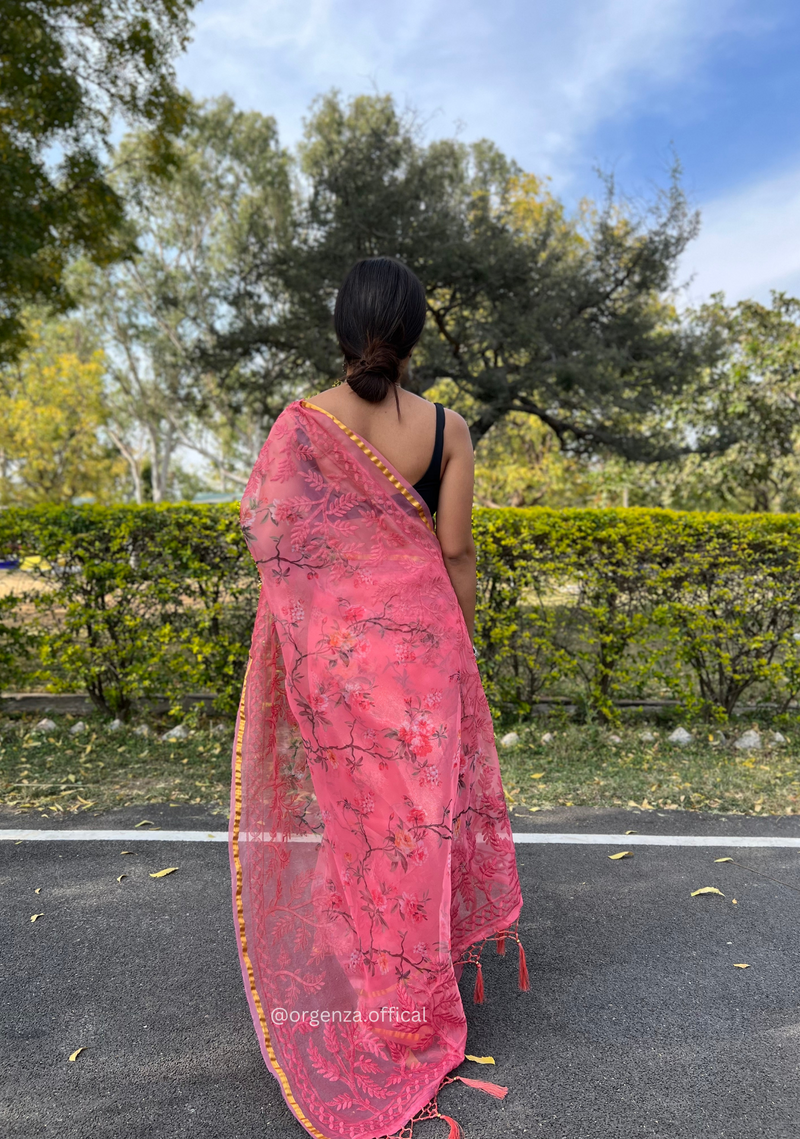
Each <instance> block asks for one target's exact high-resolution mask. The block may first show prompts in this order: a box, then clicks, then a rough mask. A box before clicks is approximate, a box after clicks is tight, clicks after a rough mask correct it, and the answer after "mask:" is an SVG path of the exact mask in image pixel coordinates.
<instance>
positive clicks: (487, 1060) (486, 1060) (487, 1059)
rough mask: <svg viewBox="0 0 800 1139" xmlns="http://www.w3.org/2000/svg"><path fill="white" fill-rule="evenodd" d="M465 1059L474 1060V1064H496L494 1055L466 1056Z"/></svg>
mask: <svg viewBox="0 0 800 1139" xmlns="http://www.w3.org/2000/svg"><path fill="white" fill-rule="evenodd" d="M464 1059H465V1060H472V1062H473V1064H494V1056H465V1057H464Z"/></svg>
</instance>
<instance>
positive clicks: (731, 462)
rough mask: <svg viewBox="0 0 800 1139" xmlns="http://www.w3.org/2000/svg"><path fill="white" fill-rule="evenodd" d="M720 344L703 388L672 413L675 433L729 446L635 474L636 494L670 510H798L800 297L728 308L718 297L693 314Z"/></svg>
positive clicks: (687, 395)
mask: <svg viewBox="0 0 800 1139" xmlns="http://www.w3.org/2000/svg"><path fill="white" fill-rule="evenodd" d="M698 317H699V319H700V320H702V321H704V322H705V323H706V324H707V326H708V327H710V328H713V330H714V335H715V337H716V338H717V339H718V341H719V342H720V343H721V345H722V350H721V352H720V354H719V358H718V360H717V362H716V364H715V366H714V367H713V368H712V369H710V370H709V373H708V375H707V376H706V377H704V378H703V379H702V382H701V384H700V388H701V389H702V390H693V389H692V387H689V388H687V389H686V390H685V391H684V393H683V396H682V399H681V400H680V401H678V402H677V403H676V404H675V405H674V406H673V408H672V409H671V414H672V420H673V424H674V426H675V429H676V430H679V431H682V432H683V433H684V434H688V433H694V434H697V435H700V434H702V435H705V436H707V437H710V436H711V435H712V434H713V433H714V432H718V433H719V432H720V430H722V431H723V433H724V434H726V435H727V436H729V437H735V442H734V443H733V444H732V445H731V446H730V447H729V448H728V449H727V450H725V452H724V453H722V454H719V455H710V456H702V455H691V456H688V457H687V458H685V459H683V460H681V461H679V462H676V463H667V464H665V465H664V466H663V467H660V468H656V469H654V470H653V471H651V472H649V474H647V475H645V474H644V473H643V472H642V477H641V478H640V479H639V480H638V487H637V500H638V501H641V502H643V503H647V504H651V503H658V504H659V505H664V506H672V507H675V508H687V507H688V508H691V509H706V510H720V509H721V510H735V511H761V512H770V511H787V512H794V511H797V510H799V509H800V299H796V298H793V297H787V296H786V295H785V294H783V293H778V292H774V293H773V294H772V305H771V306H770V307H767V306H765V305H761V304H758V303H757V302H756V301H742V302H740V303H739V304H737V305H733V306H727V305H726V304H725V299H724V296H723V295H722V294H717V295H716V296H714V297H713V298H712V300H711V302H710V303H709V304H707V305H704V306H703V308H702V309H701V311H700V313H699V314H698Z"/></svg>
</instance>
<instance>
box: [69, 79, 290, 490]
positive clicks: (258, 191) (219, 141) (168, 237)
mask: <svg viewBox="0 0 800 1139" xmlns="http://www.w3.org/2000/svg"><path fill="white" fill-rule="evenodd" d="M141 152H142V150H141V138H140V136H139V135H137V134H133V135H130V136H128V137H126V138H125V139H124V140H123V142H122V143H121V145H120V147H119V149H118V151H117V152H116V154H115V161H116V164H117V172H116V174H114V175H113V178H112V183H113V186H114V189H115V191H116V192H117V193H118V194H119V196H120V198H121V199H122V200H124V201H125V203H126V223H127V225H128V227H129V229H130V233H131V236H132V239H133V240H134V241H135V243H136V247H137V250H138V251H137V253H136V255H135V256H133V257H130V258H128V259H126V260H125V261H124V262H122V263H120V264H117V265H111V266H109V267H108V268H107V269H103V270H95V271H92V270H90V269H88V268H87V267H85V266H84V267H83V268H82V270H81V273H80V280H79V281H78V276H77V275H76V290H77V291H78V292H79V293H80V295H81V297H82V299H83V304H84V309H85V313H86V317H87V319H88V320H91V322H92V323H93V324H94V325H95V326H97V327H98V328H99V329H101V330H102V333H103V336H104V341H105V343H106V346H107V368H108V378H109V403H110V407H111V410H112V426H111V430H112V432H113V438H114V440H115V442H116V444H117V446H118V448H119V450H120V453H121V454H122V455H123V456H124V457H125V459H126V461H127V462H128V465H129V468H130V473H131V477H132V480H133V483H134V488H135V495H136V497H137V499H139V500H141V498H142V496H143V495H144V486H143V480H142V473H143V468H144V463H145V456H146V457H147V460H148V462H149V470H150V476H151V488H152V489H151V493H152V498H153V501H156V502H159V501H162V500H163V499H165V498H167V497H169V495H170V493H171V491H170V487H171V481H172V476H173V473H174V472H173V467H174V458H175V454H176V450H177V449H178V448H184V449H186V448H189V449H190V450H192V451H194V452H195V453H196V454H198V455H200V456H202V458H203V459H204V460H205V462H206V463H207V464H209V465H210V466H211V468H212V470H213V471H214V472H215V474H216V475H217V478H218V480H219V482H220V484H221V485H222V487H223V488H225V487H226V485H228V486H230V485H233V486H243V485H244V483H245V482H246V481H247V476H248V474H249V471H250V468H251V467H252V464H253V462H254V461H255V458H256V456H257V454H258V451H259V450H260V448H261V446H262V444H263V441H264V438H265V437H266V434H267V433H268V430H269V426H270V425H271V423H272V421H273V420H274V418H275V416H276V415H277V414H278V412H279V411H280V410H281V409H282V408H283V406H284V405H285V402H286V392H287V385H289V386H291V384H294V385H295V386H296V384H297V371H296V369H295V368H294V367H291V368H287V367H286V365H285V360H284V357H285V356H286V353H285V352H282V351H281V350H278V349H276V350H273V351H270V352H266V353H263V354H262V355H261V357H260V358H259V359H257V360H256V359H255V358H254V359H252V360H251V361H249V363H248V366H249V367H250V369H251V370H253V371H255V372H256V373H257V377H256V378H255V379H251V380H248V381H247V382H244V381H243V379H242V376H241V373H242V372H243V371H244V370H245V363H244V362H242V363H240V364H238V365H236V366H235V367H234V369H233V371H232V372H230V371H227V370H226V369H224V368H222V369H218V368H215V367H212V366H211V365H210V363H209V362H208V361H207V360H206V361H205V362H201V355H202V349H203V348H204V347H206V346H209V345H212V344H213V343H214V342H215V340H216V338H217V336H218V335H219V330H220V329H221V328H222V329H224V328H225V327H226V326H227V321H228V318H229V312H230V304H231V300H230V298H231V296H232V295H233V294H235V292H236V290H237V288H238V283H239V282H240V281H242V280H249V279H250V278H251V277H252V276H253V275H254V272H255V268H254V257H255V258H257V259H258V271H259V274H260V277H261V280H262V286H261V292H260V294H259V295H258V296H256V295H255V293H254V294H253V301H252V303H253V305H254V307H255V308H256V309H257V311H258V312H259V314H262V313H263V312H264V311H265V309H266V307H267V306H270V305H276V298H275V294H274V292H273V291H272V290H271V289H265V288H264V282H263V276H264V263H265V260H266V257H267V255H268V253H269V255H270V256H271V255H272V254H271V253H270V251H271V249H272V248H273V247H279V246H281V245H282V244H284V243H285V242H287V241H289V242H290V241H291V228H292V216H293V215H292V193H291V185H290V175H289V160H288V156H287V155H286V153H285V152H284V151H283V150H282V149H281V147H280V145H279V143H278V137H277V130H276V127H275V122H274V120H273V119H271V118H268V117H265V116H263V115H259V114H256V113H245V112H242V111H239V110H237V109H236V107H235V106H234V104H233V102H232V101H231V100H230V99H228V98H222V99H219V100H216V101H213V102H210V103H208V104H205V105H202V106H200V105H192V106H191V107H190V108H189V113H188V119H187V124H186V127H185V129H184V132H183V134H182V135H181V138H180V140H179V141H178V142H177V144H176V157H177V159H178V165H177V168H176V169H175V171H174V172H173V173H172V174H171V176H170V177H169V178H163V177H160V176H159V175H158V174H154V173H153V172H152V170H151V169H150V168H149V167H148V165H147V164H146V163H145V162H143V161H141V159H140V157H139V156H140V155H141ZM287 235H288V236H287ZM239 311H240V312H241V309H240V310H239Z"/></svg>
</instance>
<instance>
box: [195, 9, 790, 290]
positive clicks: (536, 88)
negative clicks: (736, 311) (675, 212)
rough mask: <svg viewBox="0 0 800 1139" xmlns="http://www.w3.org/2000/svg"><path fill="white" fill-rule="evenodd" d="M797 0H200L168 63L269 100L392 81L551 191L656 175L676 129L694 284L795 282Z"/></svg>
mask: <svg viewBox="0 0 800 1139" xmlns="http://www.w3.org/2000/svg"><path fill="white" fill-rule="evenodd" d="M798 60H800V3H798V0H558V2H557V3H554V2H553V0H491V2H490V0H405V2H400V0H371V2H369V0H201V3H200V4H199V5H198V7H197V9H196V10H195V36H194V42H193V43H192V45H191V47H190V48H189V51H188V52H187V54H186V55H185V56H184V57H183V58H182V59H181V61H180V63H179V68H178V70H179V78H180V80H181V82H182V83H183V84H184V85H185V86H187V87H188V88H189V89H190V90H191V91H192V92H193V93H194V94H195V95H197V96H199V97H207V96H211V95H217V94H221V93H222V92H227V93H229V94H230V95H232V96H233V97H234V98H235V99H236V101H237V102H238V103H239V104H240V105H241V106H242V107H245V108H248V109H250V108H253V109H257V110H259V111H262V112H264V113H266V114H272V115H274V116H275V118H276V119H277V121H278V125H279V128H280V132H281V137H282V139H283V141H284V142H285V143H287V144H291V143H293V142H295V141H296V140H297V139H298V138H299V137H300V135H301V133H302V119H303V116H304V114H305V113H306V111H307V109H308V105H309V103H310V101H311V99H312V98H313V97H314V95H316V94H318V93H319V92H321V91H326V90H329V89H330V88H331V87H338V88H339V89H340V90H341V91H342V92H343V93H345V94H356V93H359V92H363V91H370V90H378V91H381V92H387V91H388V92H391V93H392V94H394V95H395V97H396V98H397V99H398V101H399V102H400V104H401V105H404V104H410V105H412V106H414V107H415V108H416V109H417V110H418V111H419V112H420V113H421V115H422V117H423V118H424V119H425V121H426V123H427V127H426V130H427V134H428V135H429V137H435V136H437V135H450V134H453V133H455V132H459V133H460V135H461V137H462V138H464V139H466V140H470V139H473V138H480V137H488V138H491V139H493V140H494V141H495V142H496V143H497V144H498V145H499V146H500V147H501V148H502V149H503V150H504V151H506V153H508V154H510V155H512V156H513V157H514V158H516V159H517V161H518V162H519V163H521V164H522V165H523V166H524V167H526V168H527V169H529V170H532V171H534V172H535V173H537V174H539V175H547V176H549V177H550V178H551V179H552V185H553V188H554V190H555V191H556V192H557V193H559V194H560V195H561V196H562V197H563V198H564V199H565V201H567V202H568V203H574V202H575V201H577V199H578V198H580V197H581V196H583V195H589V196H595V195H597V194H598V192H599V186H598V182H597V177H596V174H595V172H594V171H595V168H596V167H597V166H600V167H602V168H603V169H605V170H608V171H613V172H614V173H615V175H616V177H617V180H618V183H619V185H620V187H621V189H623V190H624V191H625V192H626V193H629V194H632V195H634V196H643V195H647V194H648V193H649V192H650V191H651V188H652V186H653V184H654V183H655V182H661V183H663V182H664V180H665V177H666V171H667V168H668V166H669V162H670V153H671V151H670V148H671V146H674V147H675V150H676V151H677V154H678V156H679V158H680V159H681V161H682V163H683V166H684V185H685V186H686V188H687V190H688V191H689V193H690V196H691V199H692V201H693V202H694V203H695V204H696V205H697V206H699V207H700V209H701V213H702V217H703V229H702V233H701V236H700V238H699V239H698V241H697V242H695V243H694V245H693V246H692V248H691V250H690V251H689V252H688V253H687V255H686V258H685V261H684V265H683V268H682V275H683V276H684V277H687V278H688V277H689V276H690V275H692V274H694V281H693V283H692V285H691V287H690V293H689V295H690V297H691V299H692V300H701V299H703V298H704V297H706V296H708V295H709V293H711V292H713V291H716V290H720V289H721V290H724V291H725V292H726V295H727V297H728V299H729V300H731V301H732V300H737V299H740V298H742V297H747V296H752V297H756V298H757V299H760V300H768V298H769V290H770V289H771V288H778V289H784V290H786V291H788V292H793V293H794V294H795V295H799V294H800V115H798V113H797V107H798V105H800V66H798V62H797V61H798Z"/></svg>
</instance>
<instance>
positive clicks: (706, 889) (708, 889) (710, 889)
mask: <svg viewBox="0 0 800 1139" xmlns="http://www.w3.org/2000/svg"><path fill="white" fill-rule="evenodd" d="M698 894H719V896H720V897H721V898H724V897H725V895H724V894H723V892H722V890H718V889H717V887H716V886H701V887H700V889H699V890H692V897H693V898H696V897H697V895H698Z"/></svg>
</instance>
